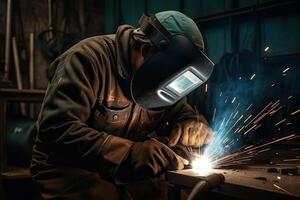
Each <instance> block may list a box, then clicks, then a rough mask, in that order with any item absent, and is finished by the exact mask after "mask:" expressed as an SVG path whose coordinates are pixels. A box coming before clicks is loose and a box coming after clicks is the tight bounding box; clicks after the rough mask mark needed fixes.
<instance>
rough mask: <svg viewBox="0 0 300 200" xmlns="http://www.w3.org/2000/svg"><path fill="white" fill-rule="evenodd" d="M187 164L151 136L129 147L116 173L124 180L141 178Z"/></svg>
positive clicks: (181, 167)
mask: <svg viewBox="0 0 300 200" xmlns="http://www.w3.org/2000/svg"><path fill="white" fill-rule="evenodd" d="M187 164H189V162H188V161H187V160H185V159H184V158H182V157H180V156H179V155H177V154H176V153H175V152H173V151H172V150H171V149H170V148H169V147H168V146H167V145H165V144H163V143H161V142H159V141H157V140H156V139H154V138H152V139H149V140H146V141H145V142H137V143H135V144H134V145H133V146H132V147H131V151H130V153H129V155H128V156H127V158H126V160H125V161H123V162H122V163H121V165H120V167H119V170H118V171H119V172H118V174H119V177H121V179H123V180H126V181H128V179H130V180H132V181H133V180H142V179H147V178H151V177H153V176H155V175H159V174H160V173H161V172H163V170H165V169H169V170H178V169H183V168H184V165H187ZM120 173H123V175H120Z"/></svg>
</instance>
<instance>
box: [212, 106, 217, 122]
mask: <svg viewBox="0 0 300 200" xmlns="http://www.w3.org/2000/svg"><path fill="white" fill-rule="evenodd" d="M216 111H217V109H216V108H215V109H214V114H213V119H212V121H215V117H216Z"/></svg>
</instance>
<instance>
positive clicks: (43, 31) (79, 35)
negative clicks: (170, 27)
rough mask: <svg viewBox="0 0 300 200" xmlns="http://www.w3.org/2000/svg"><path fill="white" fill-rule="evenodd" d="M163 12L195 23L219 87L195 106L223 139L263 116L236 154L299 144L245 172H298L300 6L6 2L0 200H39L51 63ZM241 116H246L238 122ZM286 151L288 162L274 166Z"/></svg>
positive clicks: (251, 0)
mask: <svg viewBox="0 0 300 200" xmlns="http://www.w3.org/2000/svg"><path fill="white" fill-rule="evenodd" d="M9 10H10V11H11V12H9ZM164 10H177V11H181V12H183V13H184V14H186V15H188V16H189V17H191V18H193V19H194V20H195V22H196V23H197V25H198V26H199V28H200V30H201V32H202V34H203V37H204V41H205V53H206V54H207V55H208V57H209V58H210V59H211V60H212V61H213V62H214V63H215V64H216V67H215V70H214V74H213V76H212V77H211V79H210V80H209V81H208V82H207V83H206V84H204V85H202V86H201V87H200V88H198V89H197V90H196V91H194V92H193V93H192V94H190V95H189V96H188V100H189V102H190V103H191V104H192V105H194V106H195V107H196V108H197V109H198V110H199V112H200V113H203V114H204V115H205V116H206V117H207V119H208V121H209V122H210V124H211V125H212V127H213V128H214V129H219V128H220V127H222V126H223V125H224V124H225V123H226V120H227V118H229V119H231V118H232V119H235V121H234V122H233V123H232V125H233V126H232V129H230V130H229V131H232V132H233V133H236V134H237V133H240V131H241V132H242V129H243V128H244V127H245V126H244V127H243V126H242V125H243V124H238V123H240V122H239V121H241V120H243V121H244V122H245V123H246V121H247V119H246V117H247V116H250V115H252V116H255V115H256V114H258V115H259V117H258V118H256V119H255V120H254V122H256V123H253V124H250V125H249V127H251V128H252V129H248V130H247V131H248V132H246V131H245V129H244V130H243V131H245V132H244V134H242V135H244V136H243V137H241V136H239V137H236V136H234V139H233V140H235V142H232V143H231V139H232V138H229V139H227V140H228V141H229V143H226V141H225V143H226V144H224V146H226V145H229V146H230V148H228V150H227V151H228V152H230V151H234V150H236V149H241V148H243V147H245V146H247V145H253V144H263V142H265V141H270V140H271V139H274V138H280V137H289V136H291V138H288V139H291V140H288V141H284V142H281V143H279V144H278V146H272V148H267V147H266V148H265V149H263V150H265V152H264V153H266V154H261V155H258V156H256V157H255V158H253V159H252V160H251V161H249V160H248V162H247V163H246V164H249V162H251V163H252V162H256V163H259V164H266V163H268V164H276V163H277V164H282V163H284V164H287V166H289V167H292V168H293V169H296V171H297V170H299V167H300V153H299V152H300V140H299V137H298V136H299V134H300V117H299V116H300V111H299V109H300V85H299V77H300V1H298V0H64V1H58V0H52V1H51V0H48V1H47V0H31V1H30V0H1V2H0V27H1V29H0V65H1V68H0V69H1V70H0V103H1V105H0V107H1V108H0V120H1V122H0V134H1V136H0V139H1V140H0V142H1V143H0V149H1V151H0V162H1V188H0V192H1V195H4V196H5V197H6V198H8V199H16V198H17V197H18V195H20V194H22V195H25V196H26V195H27V196H30V197H32V198H33V196H34V197H35V196H36V194H35V188H34V185H33V184H32V182H31V179H30V176H29V172H28V165H29V162H30V151H31V150H30V148H31V147H30V145H31V144H32V136H30V135H29V129H30V128H31V126H32V124H33V122H34V121H35V119H36V117H37V113H38V110H39V107H40V103H41V101H42V98H43V94H44V92H45V89H46V87H47V84H48V79H47V70H48V66H49V64H50V63H51V61H53V60H54V59H55V58H56V57H57V56H58V55H59V54H61V53H62V52H64V51H65V50H66V49H68V48H69V47H71V46H72V45H73V44H75V43H76V42H78V41H80V40H82V39H84V38H87V37H90V36H95V35H101V34H113V33H115V31H116V29H117V27H118V25H121V24H130V25H132V26H137V25H138V23H137V22H138V19H139V17H140V16H141V15H142V14H143V13H156V12H159V11H164ZM8 18H9V19H8ZM8 29H9V31H8ZM49 32H51V34H52V35H51V34H50V36H49ZM7 35H8V36H9V38H7V37H8V36H7ZM6 69H8V70H9V71H7V70H6ZM7 72H8V73H7ZM20 102H21V103H20ZM238 107H239V108H243V109H244V110H245V113H242V111H240V113H237V112H236V111H237V108H238ZM266 110H268V111H269V112H268V113H267V114H266V115H265V116H260V114H262V113H260V111H263V113H266V112H265V111H266ZM224 116H226V117H224ZM239 117H240V118H239ZM224 119H226V120H224ZM228 121H229V120H228ZM235 122H236V124H234V123H235ZM226 125H227V124H226ZM252 125H253V126H252ZM228 126H229V125H228ZM229 128H231V127H229ZM222 139H224V138H222ZM225 139H226V138H225ZM233 140H232V141H233ZM287 145H290V146H288V147H287ZM282 149H284V151H283V152H284V153H281V152H280V153H279V154H283V155H284V156H283V157H276V156H275V157H274V158H273V157H272V156H271V155H273V154H276V153H278V152H279V150H282ZM290 150H294V151H290ZM276 155H278V154H276ZM239 164H240V163H239ZM242 164H244V163H242ZM298 183H299V179H298ZM298 186H299V185H298ZM298 189H299V188H298ZM18 192H19V193H18ZM281 192H282V191H281ZM16 195H17V196H16ZM298 195H299V194H298ZM298 197H299V196H298ZM0 199H1V196H0ZM26 199H30V198H26Z"/></svg>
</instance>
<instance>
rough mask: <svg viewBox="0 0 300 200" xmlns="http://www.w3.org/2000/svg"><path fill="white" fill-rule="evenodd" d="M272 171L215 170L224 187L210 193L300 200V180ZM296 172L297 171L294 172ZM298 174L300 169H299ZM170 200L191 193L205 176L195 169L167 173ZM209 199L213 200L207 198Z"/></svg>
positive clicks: (227, 197)
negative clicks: (223, 178) (187, 192)
mask: <svg viewBox="0 0 300 200" xmlns="http://www.w3.org/2000/svg"><path fill="white" fill-rule="evenodd" d="M269 169H271V168H269V167H259V166H254V167H248V168H245V169H213V170H212V171H211V172H210V174H212V173H219V174H223V175H224V176H225V183H224V184H222V185H220V186H219V187H218V188H215V189H214V190H212V191H211V193H212V194H215V196H216V194H217V195H218V196H219V197H220V196H222V197H224V198H222V199H243V200H253V199H257V200H258V199H272V200H283V199H300V176H299V175H293V174H292V173H287V175H283V174H280V173H279V172H270V171H272V170H269ZM293 170H294V169H293ZM296 170H299V169H296ZM166 178H167V180H168V183H169V199H173V200H177V199H178V200H179V199H180V196H181V195H180V193H181V190H183V189H192V188H193V187H194V186H195V185H196V184H197V183H198V182H199V181H201V180H205V176H199V175H198V174H197V173H196V172H195V171H193V170H192V169H184V170H179V171H168V172H167V174H166ZM208 199H210V198H208Z"/></svg>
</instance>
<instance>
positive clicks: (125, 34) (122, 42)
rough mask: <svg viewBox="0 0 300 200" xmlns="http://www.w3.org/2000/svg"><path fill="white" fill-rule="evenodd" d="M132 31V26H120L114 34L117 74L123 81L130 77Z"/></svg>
mask: <svg viewBox="0 0 300 200" xmlns="http://www.w3.org/2000/svg"><path fill="white" fill-rule="evenodd" d="M133 30H134V28H133V27H132V26H129V25H121V26H119V27H118V29H117V32H116V46H117V65H118V73H119V75H120V76H121V77H122V78H123V79H130V78H131V75H132V69H131V63H130V54H131V52H130V49H131V48H130V43H131V34H132V32H133Z"/></svg>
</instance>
